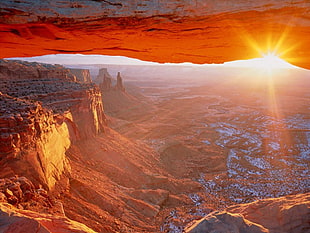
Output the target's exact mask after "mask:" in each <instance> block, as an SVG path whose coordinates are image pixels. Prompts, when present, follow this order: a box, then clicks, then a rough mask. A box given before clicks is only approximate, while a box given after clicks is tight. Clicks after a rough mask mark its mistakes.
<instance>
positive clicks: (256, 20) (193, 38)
mask: <svg viewBox="0 0 310 233" xmlns="http://www.w3.org/2000/svg"><path fill="white" fill-rule="evenodd" d="M309 8H310V3H309V1H306V0H304V1H286V0H285V1H275V0H264V1H254V0H248V1H243V0H237V1H233V2H232V1H228V0H220V1H212V0H208V1H205V0H195V1H186V0H169V1H162V0H148V1H129V0H127V1H112V0H111V1H93V0H84V1H70V2H69V1H36V0H25V1H11V0H5V1H2V2H1V6H0V11H1V16H0V23H1V24H0V43H1V50H2V51H1V55H0V56H1V57H16V56H34V55H44V54H54V53H83V54H106V55H125V56H130V57H135V58H139V59H143V60H150V61H158V62H185V61H190V62H194V63H221V62H225V61H231V60H237V59H247V58H253V57H257V56H260V55H261V54H260V52H264V51H266V50H268V49H271V50H273V49H277V50H278V52H279V53H280V54H282V53H284V54H282V55H283V58H285V59H287V60H288V61H289V62H291V63H293V64H296V65H298V66H302V67H305V68H310V64H309V62H308V61H309V60H310V47H309V46H310V43H308V42H309V40H308V37H309V33H310V29H309V25H310V20H309V17H308V14H309V10H308V9H309ZM259 50H261V51H259Z"/></svg>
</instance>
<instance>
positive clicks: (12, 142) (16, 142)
mask: <svg viewBox="0 0 310 233" xmlns="http://www.w3.org/2000/svg"><path fill="white" fill-rule="evenodd" d="M0 79H1V84H0V89H1V91H2V93H1V96H0V103H1V110H0V111H1V115H0V124H1V128H0V134H1V135H0V137H1V140H0V146H1V150H0V153H1V161H0V162H1V166H2V167H3V170H2V172H1V176H2V177H6V176H9V175H15V174H20V175H25V176H27V177H28V178H30V179H31V180H32V181H34V182H35V183H36V184H43V185H44V186H45V187H47V188H52V187H53V186H54V184H55V182H56V181H57V180H59V179H60V177H61V175H62V174H64V173H65V172H67V171H69V170H70V166H69V164H68V161H67V158H66V155H65V152H66V150H67V149H68V148H69V147H70V145H71V143H73V142H75V141H76V140H81V139H85V138H88V137H92V136H94V135H96V134H98V133H100V132H103V130H104V126H105V116H104V114H103V106H102V98H101V93H100V91H99V89H98V88H97V87H96V86H95V85H93V84H84V83H79V82H76V80H75V76H74V75H72V74H71V73H70V72H69V71H68V70H67V69H65V68H63V67H62V66H51V65H43V64H38V63H27V62H19V61H5V60H1V61H0Z"/></svg>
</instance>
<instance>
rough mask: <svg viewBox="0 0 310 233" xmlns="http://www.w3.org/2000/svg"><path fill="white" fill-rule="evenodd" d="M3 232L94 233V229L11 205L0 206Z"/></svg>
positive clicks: (0, 228) (61, 217) (62, 217)
mask: <svg viewBox="0 0 310 233" xmlns="http://www.w3.org/2000/svg"><path fill="white" fill-rule="evenodd" d="M0 221H1V222H2V223H3V224H1V226H0V231H1V232H6V233H22V232H29V233H30V232H38V233H51V232H63V233H65V232H76V233H83V232H85V233H86V232H87V233H94V232H95V231H93V230H92V229H90V228H88V227H86V226H85V225H84V224H82V223H78V222H75V221H72V220H70V219H68V218H66V217H64V216H57V215H56V216H55V215H51V214H42V213H38V212H33V211H30V210H20V209H16V208H14V207H13V206H11V205H9V204H2V203H1V204H0Z"/></svg>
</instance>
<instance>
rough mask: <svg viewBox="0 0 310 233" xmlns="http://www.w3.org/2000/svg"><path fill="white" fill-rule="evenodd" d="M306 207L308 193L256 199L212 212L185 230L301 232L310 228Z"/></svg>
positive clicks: (199, 232) (196, 232) (193, 232)
mask: <svg viewBox="0 0 310 233" xmlns="http://www.w3.org/2000/svg"><path fill="white" fill-rule="evenodd" d="M309 208H310V194H309V193H306V194H298V195H291V196H286V197H281V198H270V199H265V200H259V201H256V202H252V203H248V204H242V205H236V206H231V207H228V208H227V209H226V210H225V211H222V212H218V211H217V212H212V213H210V214H209V215H207V216H206V217H204V218H203V219H201V220H198V221H196V222H195V223H194V224H193V225H192V226H189V227H188V228H187V229H185V232H188V233H205V232H211V231H212V232H213V231H216V232H223V233H224V232H261V233H263V232H264V233H265V232H270V233H276V232H282V233H292V232H295V233H302V232H307V231H308V230H309V229H310V223H309V219H310V211H309Z"/></svg>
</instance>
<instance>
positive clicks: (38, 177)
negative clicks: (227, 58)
mask: <svg viewBox="0 0 310 233" xmlns="http://www.w3.org/2000/svg"><path fill="white" fill-rule="evenodd" d="M77 67H79V68H77ZM101 67H102V65H93V69H95V70H97V72H98V76H94V77H93V79H94V80H95V81H96V82H97V83H98V85H96V84H94V83H93V82H89V77H90V73H92V72H90V71H89V70H85V68H83V66H82V65H75V66H74V67H72V66H71V67H70V68H66V67H64V66H61V65H49V64H42V63H30V62H24V61H16V60H1V63H0V78H1V79H2V83H1V144H0V145H1V150H0V151H1V161H0V162H1V167H2V172H1V178H2V179H0V181H1V182H0V194H1V196H0V198H1V202H2V204H1V211H2V212H1V213H2V214H1V216H2V217H1V218H2V219H3V221H5V222H9V223H10V224H9V225H5V226H3V229H11V231H9V230H7V232H18V229H20V228H18V227H19V226H20V224H24V225H23V226H24V227H29V228H31V227H36V228H38V229H42V231H43V229H44V230H46V231H50V232H54V231H56V228H57V229H60V230H61V229H63V231H69V232H75V231H74V229H79V232H92V231H96V232H171V233H172V232H182V231H184V230H185V231H188V232H204V231H205V230H204V229H206V228H207V229H222V231H223V232H225V231H229V230H231V229H232V228H223V227H224V226H226V225H227V224H230V225H232V226H233V227H234V228H233V229H235V230H236V229H239V230H240V229H245V231H247V232H251V231H252V230H253V229H254V228H255V230H256V231H257V232H278V231H279V230H278V229H281V230H280V231H281V232H293V231H294V232H303V231H304V230H306V229H309V223H308V222H307V219H309V120H308V119H309V112H308V101H307V100H308V98H309V93H308V89H309V86H308V83H309V82H307V74H308V72H309V71H307V70H301V69H297V70H287V71H285V72H284V73H285V75H281V78H279V79H274V80H273V84H274V85H273V88H274V90H275V92H274V95H275V99H274V101H276V103H277V104H276V105H275V103H274V102H273V101H270V98H269V97H270V96H269V94H270V93H269V92H266V91H263V90H267V89H268V88H266V86H268V85H270V83H269V84H268V82H265V81H262V80H264V79H260V81H258V79H257V77H256V78H255V77H253V78H252V79H249V78H248V77H247V75H245V74H243V75H244V77H243V78H244V82H243V84H242V85H241V84H240V78H242V76H240V75H239V76H238V75H236V72H239V70H235V69H231V68H228V70H226V71H225V69H221V72H220V77H221V78H219V77H218V74H216V72H215V71H214V70H212V69H211V68H195V67H183V70H181V71H180V70H179V67H168V68H162V67H157V68H156V67H153V66H151V67H146V66H145V67H143V72H142V71H140V70H141V67H139V66H119V65H118V66H117V65H116V66H113V65H110V66H109V65H107V66H106V67H107V68H101ZM165 69H166V70H165ZM109 70H110V71H111V72H112V73H113V74H112V75H111V74H110V73H109ZM120 70H121V72H122V75H120V73H119V71H120ZM72 71H73V72H72ZM91 71H93V70H91ZM139 72H140V73H139ZM250 73H253V72H252V71H250V72H249V74H250ZM211 74H212V75H211ZM292 76H294V77H295V78H294V80H291V79H290V78H289V77H292ZM117 77H118V78H117ZM121 77H122V78H121ZM165 77H168V78H165ZM188 77H191V78H190V80H189V79H188ZM206 77H207V78H206ZM245 78H246V79H245ZM107 79H109V81H108V83H109V85H103V83H104V82H107ZM117 80H118V81H117ZM100 86H101V87H105V88H103V89H100V88H99V87H100ZM107 86H109V88H107ZM243 96H247V98H246V99H244V98H243ZM275 106H276V107H277V108H275ZM276 111H277V113H278V114H275V112H276ZM280 113H281V114H280ZM279 114H280V115H279ZM282 177H286V178H285V179H283V178H282ZM288 195H290V196H288ZM265 198H270V199H265ZM257 200H258V201H257ZM253 201H254V202H253ZM255 201H257V202H255ZM255 203H256V204H255ZM266 203H267V204H266ZM283 203H286V204H283ZM266 205H267V206H269V207H265V206H266ZM285 209H289V210H290V211H291V210H292V211H293V212H286V211H284V210H285ZM254 210H255V211H254ZM271 210H273V211H278V212H277V213H276V212H271V213H274V215H276V216H278V218H281V219H282V218H283V219H287V218H289V219H291V217H289V216H295V220H294V221H295V223H293V222H292V223H291V225H287V224H286V223H284V222H282V221H281V222H279V223H277V224H278V225H277V226H276V227H274V225H272V224H271V225H270V222H268V221H270V219H271V218H272V216H271V215H270V217H267V216H269V215H267V213H268V211H271ZM214 211H217V212H214ZM261 211H267V212H266V214H265V215H266V218H262V217H261V214H260V213H261ZM9 213H14V215H17V216H19V217H18V219H16V218H15V219H12V217H8V216H10V215H11V214H9ZM208 214H209V215H208ZM206 215H207V216H206ZM204 216H206V217H204ZM202 217H204V218H203V219H202V220H200V221H199V219H200V218H202ZM261 218H262V219H261ZM212 219H218V220H216V222H219V225H212V224H211V225H210V221H211V222H213V220H212ZM264 219H266V221H265V220H264ZM268 219H269V220H268ZM193 220H196V221H199V222H196V224H194V225H192V224H193V223H192V221H193ZM267 220H268V221H267ZM20 221H21V222H20ZM226 221H227V222H226ZM285 221H286V220H285ZM53 222H57V224H58V225H56V226H55V224H52V225H51V224H50V223H53ZM47 223H49V224H47ZM81 224H85V225H81ZM188 224H189V225H188ZM208 224H209V225H208ZM274 224H275V223H274ZM187 225H188V226H187ZM52 226H53V227H54V228H53V227H52ZM186 226H187V228H186ZM191 226H192V227H191ZM193 226H195V227H194V229H193ZM282 226H283V227H284V226H286V228H285V227H284V228H281V227H282ZM55 227H56V228H55ZM201 227H202V228H201ZM219 227H220V228H219ZM221 227H222V228H221ZM253 227H254V228H253ZM188 229H190V230H188ZM60 230H59V231H60Z"/></svg>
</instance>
